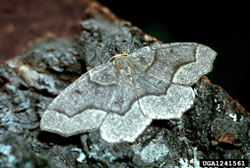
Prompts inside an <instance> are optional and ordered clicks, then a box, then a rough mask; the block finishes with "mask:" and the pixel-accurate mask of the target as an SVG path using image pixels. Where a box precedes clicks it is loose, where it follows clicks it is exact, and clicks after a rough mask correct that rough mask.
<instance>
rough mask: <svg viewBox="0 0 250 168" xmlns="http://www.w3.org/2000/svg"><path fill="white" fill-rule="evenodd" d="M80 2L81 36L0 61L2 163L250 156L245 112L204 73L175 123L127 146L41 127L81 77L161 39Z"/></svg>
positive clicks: (181, 163) (145, 162)
mask: <svg viewBox="0 0 250 168" xmlns="http://www.w3.org/2000/svg"><path fill="white" fill-rule="evenodd" d="M84 5H86V7H85V8H84V12H83V13H82V15H83V16H81V17H82V18H84V19H83V22H81V26H82V30H81V32H82V33H81V35H79V36H76V37H71V38H55V37H53V38H46V39H43V40H40V41H37V42H34V43H33V44H32V45H31V46H30V47H29V48H28V49H27V50H26V52H24V53H23V54H22V55H21V56H18V57H16V58H14V59H12V60H10V61H8V62H6V63H4V64H3V65H1V66H0V121H1V122H0V167H27V166H30V167H46V166H47V167H58V168H59V167H60V168H63V167H65V168H68V167H185V166H186V167H188V166H189V167H196V166H197V165H196V164H197V163H198V161H197V160H199V159H201V158H210V159H219V158H220V159H242V158H245V159H250V153H249V151H250V140H249V137H250V131H249V126H250V124H249V123H250V115H249V112H247V111H245V110H244V108H243V107H241V105H240V104H239V103H238V102H237V101H235V100H234V99H232V98H231V97H230V96H229V95H228V94H227V93H226V91H224V90H223V89H222V88H221V87H219V86H217V85H214V84H212V83H211V82H210V81H209V80H208V78H207V77H205V76H204V77H202V78H201V79H200V81H198V82H197V83H196V84H195V85H194V86H193V89H194V90H195V92H196V100H195V106H194V108H192V109H191V110H189V111H188V112H186V113H185V114H184V116H183V119H182V120H181V121H174V120H169V121H167V120H164V121H154V122H153V123H152V124H151V125H150V126H149V127H148V128H147V129H146V131H145V132H144V133H143V134H142V135H141V136H140V137H139V138H138V140H137V141H136V142H135V143H133V144H130V143H121V144H109V143H107V142H105V141H103V140H102V139H101V138H100V135H99V132H98V131H96V132H93V133H89V134H85V135H83V136H74V137H70V138H63V137H60V136H58V135H55V134H52V133H47V132H42V131H41V130H40V129H39V122H40V119H41V115H42V113H43V112H44V111H45V109H46V108H47V106H48V105H49V104H50V102H51V101H52V100H53V98H55V97H56V96H57V95H58V94H59V93H60V92H61V91H62V90H63V89H64V88H65V87H67V86H68V85H69V84H70V83H72V82H73V81H74V80H75V79H77V78H78V77H79V76H80V75H81V74H83V73H85V72H86V71H87V70H88V69H90V68H92V67H95V66H97V65H100V64H102V63H105V62H107V60H108V59H109V58H110V57H111V56H114V55H116V54H119V53H121V51H122V50H124V49H125V50H126V49H128V48H130V47H131V45H132V43H133V45H132V46H133V47H132V49H131V51H133V50H135V49H138V48H141V47H144V46H148V45H152V44H153V43H161V42H160V41H158V40H157V39H155V38H153V37H150V36H149V35H147V34H145V33H143V32H142V31H141V30H140V29H139V28H137V27H134V26H132V25H131V24H130V23H129V22H126V21H123V20H121V19H119V18H117V17H116V16H115V15H114V14H113V13H112V12H110V11H109V10H108V9H107V8H106V7H103V6H102V5H100V4H98V3H96V2H95V1H85V4H84ZM66 22H67V20H65V24H66ZM114 32H115V33H114ZM45 34H46V33H45ZM55 36H60V33H58V34H57V33H55ZM67 36H68V34H67ZM60 37H64V36H60ZM114 37H116V38H114ZM114 39H115V40H114ZM80 150H82V152H83V153H81V152H76V151H80ZM80 154H83V155H85V157H86V158H85V159H83V160H81V158H80V157H79V155H80ZM83 155H82V156H83Z"/></svg>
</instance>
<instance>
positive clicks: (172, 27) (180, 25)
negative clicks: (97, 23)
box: [99, 0, 250, 111]
mask: <svg viewBox="0 0 250 168" xmlns="http://www.w3.org/2000/svg"><path fill="white" fill-rule="evenodd" d="M99 2H101V3H102V4H103V5H105V6H107V7H108V8H109V9H110V10H111V11H113V12H114V13H115V14H116V15H117V16H118V17H120V18H122V19H125V20H128V21H131V22H132V24H133V25H135V26H138V27H139V28H141V29H142V30H143V31H145V32H147V33H148V34H150V35H152V36H153V37H156V38H158V39H159V40H161V41H163V42H164V43H169V42H198V43H201V44H205V45H208V46H209V47H211V48H212V49H214V50H215V51H216V52H217V53H218V55H217V58H216V60H215V63H214V69H213V71H212V72H211V73H209V74H208V75H207V76H208V77H209V79H210V80H211V82H212V83H214V84H217V85H220V86H221V87H222V88H224V89H225V90H226V91H227V92H228V93H229V95H231V96H232V97H233V98H234V99H237V100H238V101H239V103H240V104H241V105H242V106H243V107H244V108H245V109H246V110H247V111H249V110H250V102H249V97H248V96H249V93H250V88H249V87H250V85H249V82H248V78H249V77H250V75H249V72H250V71H249V66H250V7H249V5H244V4H237V2H234V3H232V4H228V2H227V4H221V5H220V4H218V3H211V2H210V1H208V2H207V3H204V4H201V3H197V4H195V3H194V4H190V3H186V4H183V3H182V2H181V1H178V3H177V4H173V3H171V4H170V3H168V2H170V1H158V0H154V1H135V0H126V1H124V0H99ZM136 2H137V3H136ZM138 2H140V3H138Z"/></svg>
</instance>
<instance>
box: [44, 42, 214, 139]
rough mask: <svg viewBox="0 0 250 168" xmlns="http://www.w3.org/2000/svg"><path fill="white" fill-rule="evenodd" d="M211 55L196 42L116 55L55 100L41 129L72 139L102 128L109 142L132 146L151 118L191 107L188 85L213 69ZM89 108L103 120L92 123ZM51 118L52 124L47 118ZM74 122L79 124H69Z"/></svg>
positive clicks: (176, 115)
mask: <svg viewBox="0 0 250 168" xmlns="http://www.w3.org/2000/svg"><path fill="white" fill-rule="evenodd" d="M215 55H216V53H215V52H214V51H213V50H211V49H210V48H208V47H206V46H203V45H200V44H196V43H171V44H162V45H155V46H153V47H144V48H141V49H138V50H137V51H135V52H133V53H131V54H128V55H127V56H119V57H116V58H115V59H114V60H113V61H112V62H108V63H106V64H102V65H100V66H98V67H96V68H93V69H91V70H90V71H88V72H87V73H85V74H84V75H82V76H81V77H80V78H79V79H77V80H76V81H75V82H74V83H72V84H71V85H70V86H69V87H67V88H66V89H65V90H64V91H63V92H62V93H61V94H60V95H59V96H58V97H56V98H55V100H54V101H53V102H52V103H51V104H50V106H49V107H48V109H47V111H46V112H45V113H44V114H43V117H42V120H41V125H40V126H41V129H42V130H46V131H50V132H54V133H58V134H60V135H63V136H71V135H75V134H79V133H83V132H89V131H91V129H89V125H88V124H90V123H91V124H92V126H91V128H99V127H100V126H101V127H100V128H101V135H102V138H103V139H105V140H106V141H108V142H122V141H128V142H133V141H134V140H135V139H136V138H137V137H138V136H139V135H140V134H141V133H142V132H143V130H144V129H145V128H146V127H147V125H149V124H150V122H151V120H152V119H172V118H176V119H179V118H181V116H182V114H183V113H184V112H185V111H187V110H188V109H190V108H191V107H192V105H193V102H194V98H195V97H194V92H193V90H192V88H191V87H190V86H191V85H193V84H194V83H195V82H196V81H197V80H198V79H199V78H200V77H201V76H202V75H204V74H206V73H208V72H209V71H211V70H212V64H213V61H214V59H215ZM173 79H174V81H172V80H173ZM89 109H91V111H92V112H93V113H102V114H106V115H107V117H106V118H104V117H103V118H102V119H100V120H99V118H98V119H95V118H94V117H93V116H98V115H93V114H90V113H87V111H88V110H89ZM55 111H57V112H58V114H59V113H60V115H56V113H57V112H55ZM84 113H86V114H84ZM52 116H53V119H52V120H54V122H53V121H52V120H48V119H47V118H51V117H52ZM57 116H64V117H57ZM75 120H78V121H81V123H79V124H74V122H75ZM97 120H98V122H96V123H95V121H97ZM49 121H50V122H49ZM87 121H88V122H87ZM101 122H103V125H102V124H100V123H101ZM60 123H63V124H62V125H61V124H60ZM58 124H59V125H61V127H60V129H58V128H59V127H58ZM68 128H70V130H69V129H68ZM69 132H70V133H69Z"/></svg>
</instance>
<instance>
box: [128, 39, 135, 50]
mask: <svg viewBox="0 0 250 168" xmlns="http://www.w3.org/2000/svg"><path fill="white" fill-rule="evenodd" d="M134 43H135V40H134V38H133V39H132V44H131V46H130V48H129V49H128V53H130V50H131V49H132V48H133V46H134Z"/></svg>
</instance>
